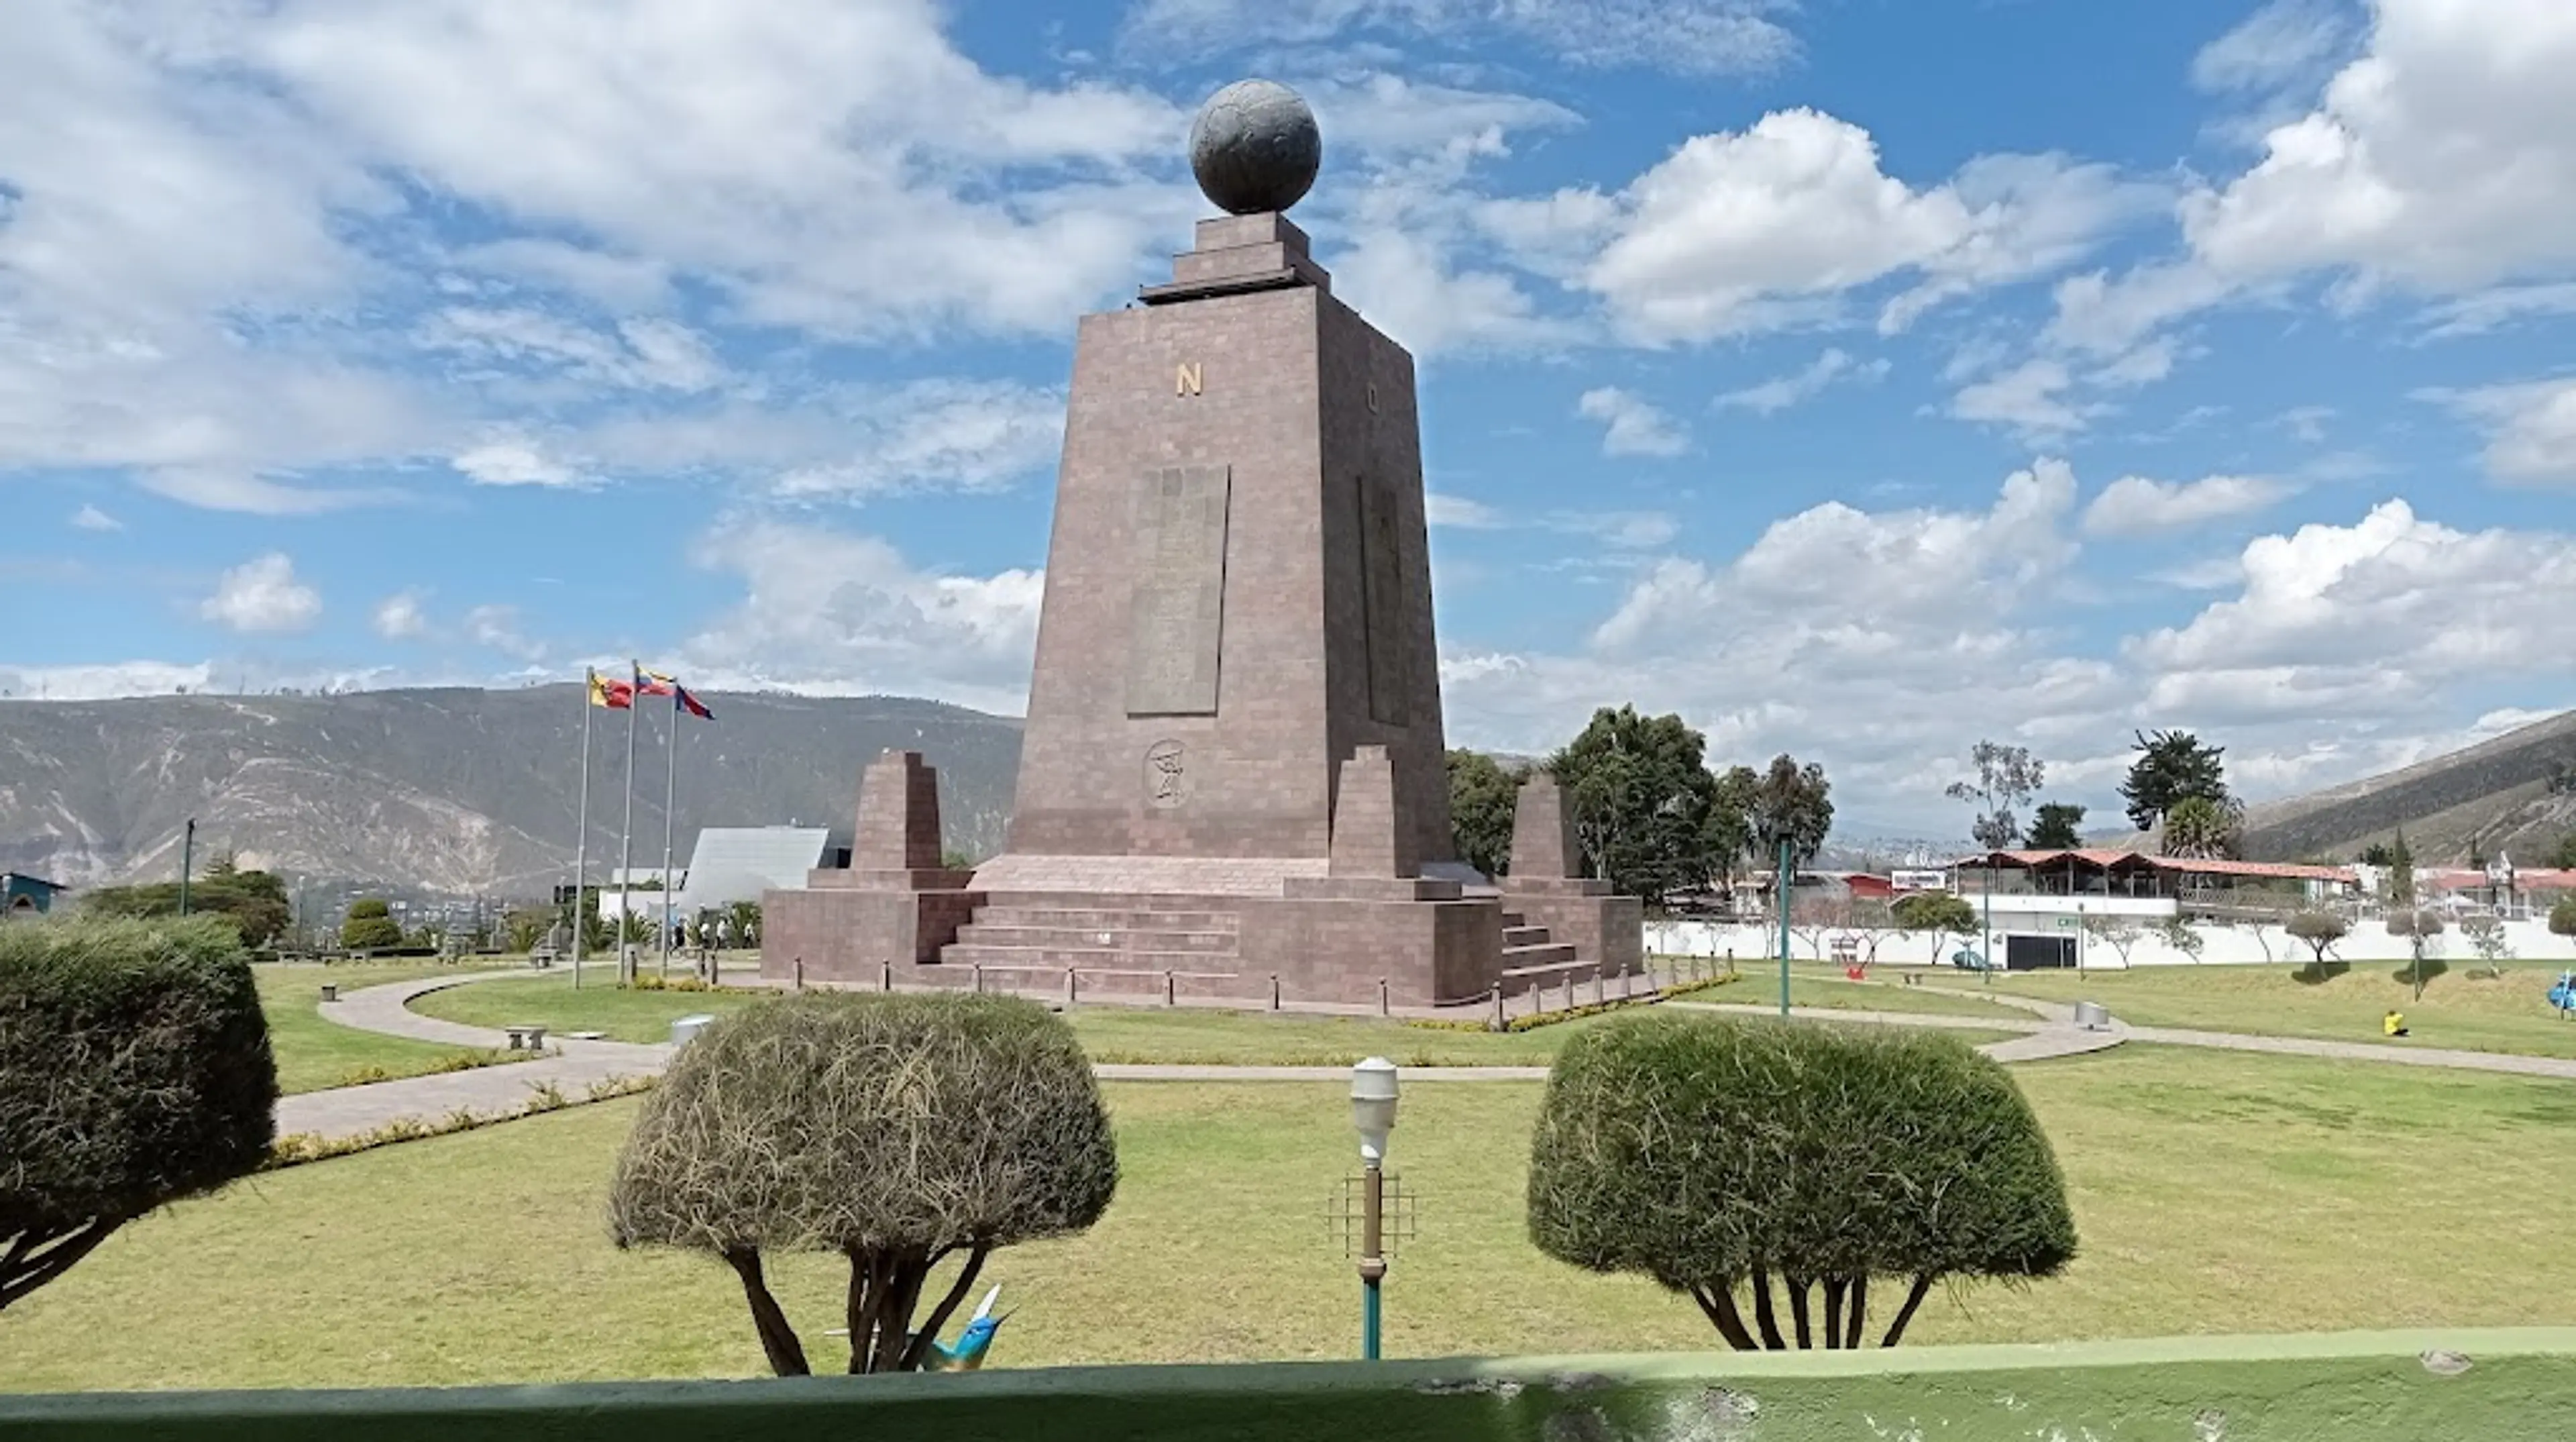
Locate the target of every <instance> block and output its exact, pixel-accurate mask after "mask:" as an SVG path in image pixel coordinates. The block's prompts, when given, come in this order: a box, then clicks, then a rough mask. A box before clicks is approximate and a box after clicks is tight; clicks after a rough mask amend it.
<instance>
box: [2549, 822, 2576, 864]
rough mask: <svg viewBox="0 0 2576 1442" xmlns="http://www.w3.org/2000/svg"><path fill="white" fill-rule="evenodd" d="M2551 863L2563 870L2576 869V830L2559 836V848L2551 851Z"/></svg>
mask: <svg viewBox="0 0 2576 1442" xmlns="http://www.w3.org/2000/svg"><path fill="white" fill-rule="evenodd" d="M2549 864H2550V865H2551V866H2553V867H2556V868H2559V869H2561V870H2568V871H2576V831H2570V832H2568V833H2567V834H2566V835H2564V836H2562V837H2559V838H2558V849H2557V850H2555V851H2553V852H2551V853H2549Z"/></svg>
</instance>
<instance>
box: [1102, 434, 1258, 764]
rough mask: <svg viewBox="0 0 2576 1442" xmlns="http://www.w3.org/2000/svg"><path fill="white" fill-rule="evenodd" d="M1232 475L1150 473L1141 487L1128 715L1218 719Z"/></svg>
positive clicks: (1219, 471)
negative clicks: (1219, 666) (1217, 705)
mask: <svg viewBox="0 0 2576 1442" xmlns="http://www.w3.org/2000/svg"><path fill="white" fill-rule="evenodd" d="M1232 490H1233V470H1232V468H1231V467H1227V466H1168V467H1163V468H1161V469H1157V470H1151V471H1147V472H1146V473H1145V474H1144V475H1143V476H1142V477H1141V478H1139V481H1138V485H1137V488H1136V511H1135V530H1134V533H1133V534H1134V537H1135V551H1134V559H1135V582H1134V586H1135V589H1134V591H1133V592H1132V596H1131V601H1130V605H1129V615H1130V630H1129V633H1128V643H1127V714H1128V715H1130V716H1210V715H1214V714H1215V713H1216V693H1217V666H1218V661H1219V659H1220V657H1221V655H1222V652H1223V646H1222V644H1221V642H1222V638H1223V634H1224V629H1225V527H1226V505H1227V502H1228V500H1229V499H1230V497H1231V493H1232Z"/></svg>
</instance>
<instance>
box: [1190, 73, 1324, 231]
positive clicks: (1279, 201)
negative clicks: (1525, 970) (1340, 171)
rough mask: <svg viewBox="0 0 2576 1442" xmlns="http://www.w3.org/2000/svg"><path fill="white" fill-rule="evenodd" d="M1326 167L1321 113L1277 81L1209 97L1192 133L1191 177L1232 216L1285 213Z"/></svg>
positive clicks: (1243, 83)
mask: <svg viewBox="0 0 2576 1442" xmlns="http://www.w3.org/2000/svg"><path fill="white" fill-rule="evenodd" d="M1323 162H1324V137H1323V134H1322V132H1320V131H1318V130H1317V129H1316V128H1315V112H1314V111H1312V110H1309V109H1307V108H1306V102H1305V100H1304V98H1303V97H1301V96H1299V95H1298V94H1297V92H1296V91H1294V90H1291V89H1289V88H1288V87H1287V86H1285V85H1281V84H1279V83H1278V82H1276V81H1271V80H1238V81H1236V82H1234V83H1233V84H1232V85H1229V86H1227V87H1225V88H1224V89H1223V90H1220V91H1218V92H1217V93H1216V94H1214V95H1211V96H1209V97H1208V100H1207V104H1205V105H1202V106H1200V107H1199V118H1198V121H1197V122H1196V123H1195V124H1193V125H1191V126H1190V169H1191V171H1192V172H1193V173H1195V174H1196V175H1197V176H1198V178H1199V189H1200V190H1202V191H1204V192H1206V193H1207V198H1208V199H1210V200H1212V201H1215V202H1216V204H1217V207H1218V208H1219V209H1221V210H1224V211H1226V212H1227V213H1229V214H1233V215H1257V214H1259V213H1261V212H1262V211H1265V210H1286V209H1287V208H1288V207H1290V206H1292V205H1295V204H1296V203H1297V202H1298V201H1299V200H1300V199H1302V198H1304V196H1305V194H1306V191H1307V189H1308V188H1309V187H1311V186H1313V185H1314V183H1315V171H1316V169H1317V168H1318V167H1320V166H1321V165H1322V164H1323Z"/></svg>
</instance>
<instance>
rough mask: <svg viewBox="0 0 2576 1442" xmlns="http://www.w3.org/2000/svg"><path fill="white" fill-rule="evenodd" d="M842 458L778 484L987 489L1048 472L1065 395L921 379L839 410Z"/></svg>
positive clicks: (816, 492)
mask: <svg viewBox="0 0 2576 1442" xmlns="http://www.w3.org/2000/svg"><path fill="white" fill-rule="evenodd" d="M836 409H838V410H839V411H840V412H841V415H840V420H841V421H842V423H843V424H844V425H845V426H847V427H848V429H849V431H850V433H851V437H852V439H851V441H850V443H849V445H848V451H847V454H844V455H839V456H835V457H832V458H829V459H825V460H818V461H816V462H814V463H812V464H808V465H805V466H801V467H798V468H797V469H795V470H792V471H789V472H788V473H787V474H785V475H783V476H781V477H779V479H778V481H777V484H776V489H777V491H778V493H779V494H781V495H786V496H827V495H828V496H865V495H871V494H876V493H880V492H885V491H892V490H898V489H906V488H913V487H942V488H950V489H956V490H969V491H972V490H990V489H993V488H996V487H999V486H1001V485H1004V484H1007V483H1008V482H1010V481H1012V480H1014V479H1016V478H1017V477H1020V476H1023V475H1026V474H1028V473H1029V472H1031V471H1034V470H1037V469H1040V468H1042V467H1045V466H1048V465H1052V464H1053V463H1054V462H1055V460H1056V459H1057V456H1058V454H1059V452H1060V450H1061V449H1062V446H1063V444H1064V397H1063V395H1062V394H1061V393H1059V392H1056V391H1052V390H1040V389H1038V388H1036V387H1033V386H1023V385H1015V384H1009V383H998V382H997V383H989V384H987V383H977V382H965V381H918V382H913V383H910V384H906V385H903V386H898V387H893V388H890V389H884V390H875V391H867V392H861V393H855V394H853V395H851V396H850V397H848V398H847V399H846V402H845V403H843V404H841V405H839V406H836Z"/></svg>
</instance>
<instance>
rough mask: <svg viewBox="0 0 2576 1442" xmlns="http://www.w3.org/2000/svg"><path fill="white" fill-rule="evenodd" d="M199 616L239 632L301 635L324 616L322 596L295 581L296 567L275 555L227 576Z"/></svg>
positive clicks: (279, 553)
mask: <svg viewBox="0 0 2576 1442" xmlns="http://www.w3.org/2000/svg"><path fill="white" fill-rule="evenodd" d="M197 614H198V615H200V616H202V617H204V618H205V619H207V620H209V621H213V622H216V623H218V624H220V625H224V626H229V627H231V628H232V629H233V630H236V631H301V630H303V629H304V628H306V627H308V626H310V625H312V624H313V622H314V621H315V619H316V618H318V617H320V616H321V614H322V595H321V593H320V592H318V591H316V590H314V589H313V588H312V587H310V586H308V585H305V584H304V583H303V582H301V581H298V580H296V579H295V563H294V562H293V561H292V560H289V559H288V558H287V556H286V554H285V553H284V552H282V551H271V552H269V553H268V554H267V555H264V556H260V557H258V558H256V559H254V560H249V561H245V562H243V563H242V564H240V565H238V566H235V567H233V568H232V569H231V570H229V571H226V572H224V574H223V577H222V579H221V580H220V581H218V582H217V583H216V585H215V591H214V594H213V595H211V596H208V597H207V598H206V599H205V600H203V601H201V602H199V603H198V605H197Z"/></svg>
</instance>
